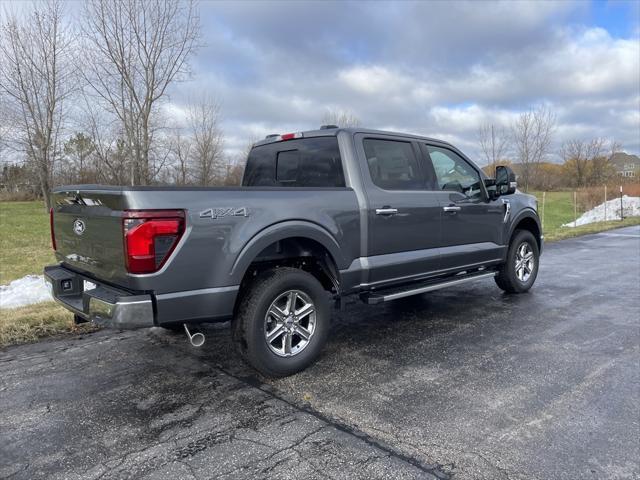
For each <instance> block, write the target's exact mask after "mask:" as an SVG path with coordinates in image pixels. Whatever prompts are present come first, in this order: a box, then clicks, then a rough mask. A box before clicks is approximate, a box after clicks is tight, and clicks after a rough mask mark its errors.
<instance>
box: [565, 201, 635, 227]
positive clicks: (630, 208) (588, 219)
mask: <svg viewBox="0 0 640 480" xmlns="http://www.w3.org/2000/svg"><path fill="white" fill-rule="evenodd" d="M605 205H606V211H607V221H609V220H620V198H614V199H613V200H609V201H608V202H605V203H601V204H600V205H598V206H597V207H595V208H593V209H591V210H589V211H588V212H584V213H583V214H582V216H581V217H579V218H578V220H577V221H576V223H575V225H574V223H573V222H569V223H565V224H564V225H562V226H563V227H574V226H577V227H579V226H580V225H587V224H589V223H595V222H604V218H605V217H604V214H605ZM622 210H623V213H624V217H625V218H626V217H640V197H629V196H627V195H624V196H623V197H622Z"/></svg>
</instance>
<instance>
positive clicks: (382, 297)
mask: <svg viewBox="0 0 640 480" xmlns="http://www.w3.org/2000/svg"><path fill="white" fill-rule="evenodd" d="M497 274H498V272H483V273H480V274H476V275H467V276H465V277H461V278H454V279H453V280H446V281H444V282H439V283H435V282H432V283H430V284H428V285H424V286H422V287H417V288H412V289H410V290H396V291H393V292H388V293H385V292H378V293H369V294H365V295H363V297H362V299H363V300H364V301H365V302H366V303H368V304H369V305H375V304H377V303H382V302H388V301H390V300H396V299H398V298H404V297H410V296H412V295H419V294H421V293H426V292H432V291H434V290H440V289H441V288H447V287H453V286H454V285H460V284H463V283H467V282H472V281H474V280H480V279H482V278H490V277H495V276H496V275H497Z"/></svg>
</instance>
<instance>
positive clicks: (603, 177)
mask: <svg viewBox="0 0 640 480" xmlns="http://www.w3.org/2000/svg"><path fill="white" fill-rule="evenodd" d="M621 150H622V144H621V143H620V142H618V141H616V140H615V139H611V140H609V141H608V142H606V145H604V146H603V151H602V152H601V154H600V155H598V156H596V157H594V159H593V161H592V162H591V171H590V172H589V183H590V184H591V185H603V184H604V183H606V182H607V181H608V180H610V179H611V177H613V176H615V174H616V170H615V167H614V166H613V164H612V163H611V159H612V158H613V155H614V154H615V153H616V152H619V151H621Z"/></svg>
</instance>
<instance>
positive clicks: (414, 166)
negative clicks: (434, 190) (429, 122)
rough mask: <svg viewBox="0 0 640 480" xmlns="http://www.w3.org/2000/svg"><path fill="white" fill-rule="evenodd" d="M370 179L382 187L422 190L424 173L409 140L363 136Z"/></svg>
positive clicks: (386, 188) (385, 188) (387, 188)
mask: <svg viewBox="0 0 640 480" xmlns="http://www.w3.org/2000/svg"><path fill="white" fill-rule="evenodd" d="M362 146H363V148H364V153H365V156H366V158H367V166H368V167H369V174H370V175H371V181H372V182H373V183H374V184H375V185H376V186H378V187H380V188H382V189H384V190H424V189H425V179H424V174H423V172H422V170H421V168H420V165H419V163H418V159H417V158H416V154H415V151H414V149H413V145H412V143H411V142H407V141H400V140H387V139H379V138H365V139H364V140H363V141H362Z"/></svg>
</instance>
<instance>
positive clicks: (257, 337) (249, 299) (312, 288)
mask: <svg viewBox="0 0 640 480" xmlns="http://www.w3.org/2000/svg"><path fill="white" fill-rule="evenodd" d="M290 290H299V291H301V292H303V293H304V294H306V295H307V296H308V297H309V298H310V299H311V301H312V302H313V307H314V309H315V329H314V331H313V334H312V335H311V336H310V338H309V340H308V344H307V345H306V346H305V347H304V348H303V349H302V350H301V351H299V352H298V353H296V354H295V355H292V356H288V357H283V356H279V355H278V354H276V353H274V352H273V351H272V350H271V348H270V347H269V345H268V344H267V339H266V338H265V318H266V315H267V311H268V310H269V308H270V306H271V305H272V302H274V301H276V299H277V298H278V297H279V296H281V295H283V294H284V293H285V292H288V291H290ZM241 295H242V298H241V299H240V301H239V305H238V308H237V311H236V315H235V317H234V319H233V322H232V325H231V328H232V335H233V339H234V341H235V343H236V346H237V348H238V351H239V352H240V355H241V356H242V358H243V359H244V360H245V361H246V362H247V363H248V364H249V365H251V366H252V367H253V368H255V369H256V370H257V371H259V372H260V373H262V374H263V375H265V376H268V377H285V376H287V375H293V374H294V373H297V372H300V371H302V370H304V369H305V368H306V367H308V366H309V365H310V364H311V363H313V362H314V361H315V360H316V358H317V357H318V355H320V352H321V351H322V348H323V347H324V344H325V343H326V340H327V336H328V333H329V326H330V321H331V307H330V302H329V295H328V293H327V292H326V291H325V290H324V288H323V287H322V285H321V284H320V282H319V281H318V280H317V279H316V278H315V277H314V276H313V275H311V274H310V273H307V272H305V271H303V270H299V269H296V268H288V267H287V268H279V269H277V270H269V271H267V272H264V273H263V274H261V275H260V276H259V277H258V278H256V279H255V280H254V281H253V282H252V283H251V284H250V285H248V286H247V287H246V289H245V290H244V291H243V292H242V293H241ZM296 339H297V340H298V341H300V340H301V339H300V338H299V337H296ZM283 346H284V340H283Z"/></svg>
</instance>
